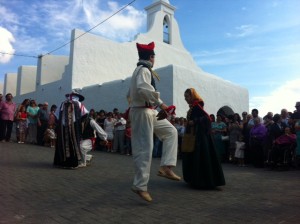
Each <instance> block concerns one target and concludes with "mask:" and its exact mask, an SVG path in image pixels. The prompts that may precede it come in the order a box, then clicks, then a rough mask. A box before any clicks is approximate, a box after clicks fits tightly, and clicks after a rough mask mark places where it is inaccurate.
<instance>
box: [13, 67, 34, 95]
mask: <svg viewBox="0 0 300 224" xmlns="http://www.w3.org/2000/svg"><path fill="white" fill-rule="evenodd" d="M36 70H37V67H36V66H24V65H22V66H20V67H19V68H18V78H17V79H18V81H17V94H16V96H19V95H23V94H26V93H30V92H34V91H35V90H36Z"/></svg>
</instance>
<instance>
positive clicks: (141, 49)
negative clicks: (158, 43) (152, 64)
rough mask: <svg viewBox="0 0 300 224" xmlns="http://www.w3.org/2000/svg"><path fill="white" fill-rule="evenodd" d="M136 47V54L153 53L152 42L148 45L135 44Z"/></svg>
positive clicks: (153, 45)
mask: <svg viewBox="0 0 300 224" xmlns="http://www.w3.org/2000/svg"><path fill="white" fill-rule="evenodd" d="M136 47H137V49H138V52H149V53H152V52H154V51H153V50H154V47H155V44H154V42H151V43H149V44H139V43H136Z"/></svg>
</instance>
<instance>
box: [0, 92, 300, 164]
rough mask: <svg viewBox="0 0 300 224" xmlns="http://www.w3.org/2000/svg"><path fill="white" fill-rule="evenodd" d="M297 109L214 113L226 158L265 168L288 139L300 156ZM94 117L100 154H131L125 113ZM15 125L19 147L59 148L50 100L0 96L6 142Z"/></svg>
mask: <svg viewBox="0 0 300 224" xmlns="http://www.w3.org/2000/svg"><path fill="white" fill-rule="evenodd" d="M295 107H296V110H295V111H293V112H288V111H287V110H286V109H282V110H281V112H280V113H276V114H274V115H273V113H272V112H269V113H267V114H266V115H265V116H263V117H260V116H259V111H258V110H257V109H253V110H252V111H251V113H250V114H248V113H247V112H246V111H245V112H243V113H242V114H241V115H240V114H238V113H234V114H231V115H225V114H219V113H218V114H216V115H214V114H211V115H210V118H211V132H212V137H213V140H214V143H215V147H216V149H217V152H218V154H219V158H220V160H221V161H222V162H230V163H233V164H237V165H238V166H241V167H242V166H246V165H249V164H252V165H254V166H255V167H264V166H265V164H266V161H268V160H270V158H269V155H270V152H271V151H272V150H274V148H275V147H274V146H275V145H276V144H277V145H278V143H280V142H282V141H283V142H284V144H291V145H292V146H294V147H295V150H294V151H293V153H295V154H296V155H297V156H300V149H299V148H300V147H299V144H300V143H299V141H300V102H297V103H296V106H295ZM89 116H90V117H92V118H93V119H95V121H96V122H97V123H98V124H99V125H100V126H101V127H102V129H103V130H104V131H105V132H106V133H107V135H108V137H107V140H108V144H102V143H101V139H100V138H99V137H97V136H96V134H95V137H94V138H93V139H92V140H93V143H94V149H95V150H102V151H107V152H111V153H120V154H124V155H131V127H130V121H129V120H128V119H127V117H126V115H125V114H123V113H120V112H119V110H118V109H117V108H114V109H113V110H112V111H111V112H106V111H105V110H103V109H101V110H99V112H96V111H95V110H94V109H90V112H89ZM169 121H170V122H171V123H172V124H173V125H174V126H175V127H176V129H177V131H178V157H179V158H180V157H181V146H182V138H183V136H184V132H185V126H186V118H184V117H175V116H173V117H170V118H169ZM14 123H15V125H14ZM14 126H15V128H16V130H15V133H16V140H17V143H19V144H23V143H28V144H38V145H41V146H49V147H55V139H56V131H55V128H56V126H57V106H56V105H52V106H51V107H50V110H49V109H48V103H47V102H44V103H41V104H37V102H36V101H35V100H32V99H25V100H24V101H23V102H22V103H21V104H20V105H16V104H15V103H14V102H13V96H12V94H10V93H8V94H6V96H5V99H4V100H3V96H2V94H0V141H1V142H11V134H12V129H13V127H14ZM297 145H298V146H297ZM161 150H162V142H161V141H160V140H159V139H158V138H157V137H156V136H154V148H153V157H160V156H161ZM275 154H276V153H275ZM276 155H277V157H276V161H273V162H275V163H280V162H282V161H281V160H280V159H281V157H280V152H277V154H276ZM273 160H274V158H273Z"/></svg>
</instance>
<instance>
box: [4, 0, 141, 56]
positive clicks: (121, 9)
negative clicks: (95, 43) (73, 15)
mask: <svg viewBox="0 0 300 224" xmlns="http://www.w3.org/2000/svg"><path fill="white" fill-rule="evenodd" d="M135 1H136V0H133V1H131V2H129V3H128V4H126V5H125V6H123V7H122V8H120V9H119V10H118V11H116V12H114V13H113V14H112V15H110V16H109V17H107V18H106V19H104V20H103V21H101V22H100V23H98V24H97V25H95V26H93V27H92V28H91V29H89V30H87V31H85V32H84V33H83V34H81V35H79V36H78V37H76V38H74V39H72V40H70V41H69V42H67V43H65V44H63V45H61V46H60V47H57V48H55V49H54V50H52V51H49V52H48V53H46V54H44V55H39V56H32V55H22V54H12V53H7V52H0V53H1V54H6V55H13V56H20V57H30V58H42V57H43V56H45V55H49V54H51V53H53V52H55V51H57V50H59V49H61V48H63V47H64V46H66V45H68V44H70V43H72V42H74V41H75V40H77V39H78V38H80V37H82V36H83V35H85V34H87V33H89V32H90V31H92V30H93V29H95V28H96V27H98V26H100V25H101V24H103V23H105V22H106V21H107V20H109V19H110V18H112V17H113V16H115V15H116V14H118V13H119V12H121V11H123V10H124V9H125V8H127V7H128V6H130V5H132V4H133V3H134V2H135Z"/></svg>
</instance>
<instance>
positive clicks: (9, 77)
mask: <svg viewBox="0 0 300 224" xmlns="http://www.w3.org/2000/svg"><path fill="white" fill-rule="evenodd" d="M17 78H18V74H17V73H6V74H5V77H4V91H3V92H4V94H3V95H6V94H7V93H11V94H12V95H13V96H16V94H17Z"/></svg>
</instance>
